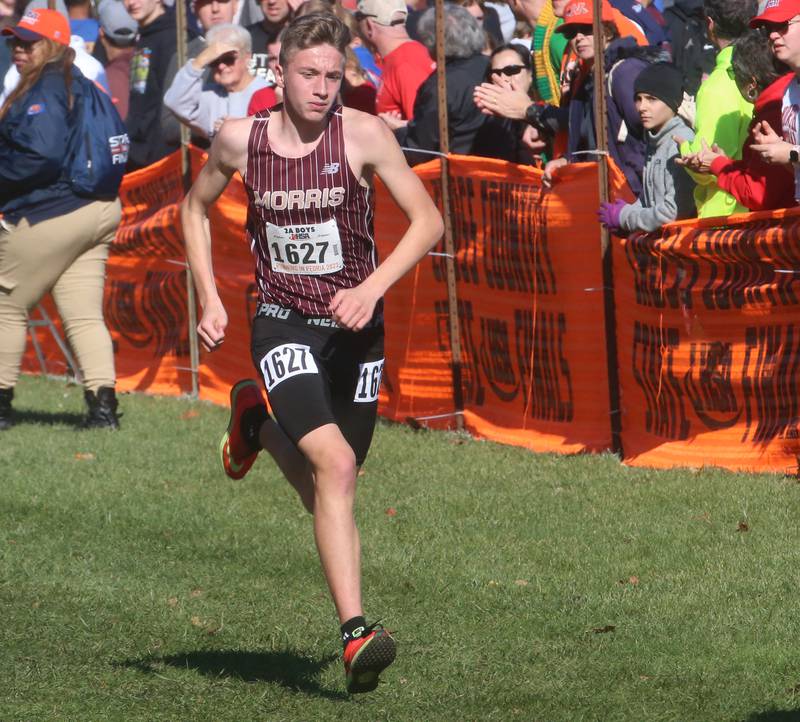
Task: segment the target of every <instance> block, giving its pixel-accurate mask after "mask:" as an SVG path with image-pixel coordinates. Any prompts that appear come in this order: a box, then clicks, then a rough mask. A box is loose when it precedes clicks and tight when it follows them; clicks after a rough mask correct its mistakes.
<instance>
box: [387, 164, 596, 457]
mask: <svg viewBox="0 0 800 722" xmlns="http://www.w3.org/2000/svg"><path fill="white" fill-rule="evenodd" d="M418 173H419V175H420V177H421V178H422V179H423V181H424V182H425V184H426V186H427V187H428V189H429V192H430V193H431V195H432V197H433V198H434V199H435V200H436V201H437V202H440V197H441V182H440V172H439V162H438V161H435V162H432V163H428V164H426V165H425V166H422V167H421V168H419V169H418ZM541 176H542V174H541V172H540V171H538V170H536V169H533V168H526V167H523V166H516V165H511V164H508V163H505V162H502V161H493V160H487V159H483V158H467V157H459V156H454V157H452V158H451V160H450V207H451V211H452V217H453V240H454V247H455V259H454V262H455V271H456V279H457V280H456V286H457V297H458V315H459V320H460V332H461V345H462V355H463V359H462V369H463V371H462V381H463V384H462V385H463V402H464V417H465V422H466V427H467V429H468V430H469V431H470V432H471V433H473V434H475V435H477V436H481V437H484V438H488V439H493V440H496V441H502V442H506V443H512V444H518V445H523V446H527V447H529V448H532V449H536V450H542V451H544V450H547V451H562V452H574V451H585V450H599V449H605V448H607V447H608V446H609V444H610V426H609V421H608V419H609V410H608V403H609V402H608V382H607V376H606V371H605V362H604V360H605V340H604V339H605V336H604V316H603V303H602V286H603V283H602V276H601V270H600V269H601V265H600V247H599V243H598V240H597V239H598V233H597V219H596V216H595V211H596V209H597V205H598V200H597V199H598V191H597V174H596V169H595V167H594V166H593V165H590V164H581V165H577V166H573V167H571V168H570V169H569V170H568V171H567V172H566V173H564V175H563V176H562V180H561V182H559V183H557V184H556V185H555V187H554V188H553V190H552V191H551V192H548V193H543V192H542V187H541ZM378 199H379V200H378V207H377V213H376V218H377V224H376V238H377V240H378V246H379V249H380V251H381V256H382V257H385V255H386V253H388V252H389V251H390V250H391V248H392V247H393V246H394V244H395V243H396V242H397V241H398V240H399V238H400V236H401V235H402V233H403V231H404V230H405V227H406V222H405V220H404V218H403V217H402V214H401V213H400V212H399V211H398V210H397V209H396V208H395V207H394V205H393V203H392V202H391V199H390V198H389V197H388V194H387V193H386V192H385V191H383V189H380V190H379V193H378ZM445 263H446V258H445V253H444V246H443V244H440V245H439V246H438V247H437V248H436V249H435V250H434V253H433V254H432V255H430V256H428V257H427V258H425V259H424V260H423V261H422V262H421V263H420V264H419V267H418V268H417V270H416V271H415V272H412V273H411V274H409V275H408V276H407V277H406V278H405V279H403V280H402V281H400V282H399V283H398V284H397V285H396V286H395V287H394V288H393V289H392V290H391V291H390V292H389V294H388V295H387V299H386V305H387V316H386V319H387V324H386V326H387V351H386V368H385V373H386V384H385V388H384V392H385V396H384V397H382V401H383V403H382V405H381V413H383V414H384V415H386V416H388V417H389V418H393V419H397V420H404V419H406V418H408V417H413V418H415V419H417V420H422V421H424V422H425V423H427V424H430V425H432V426H434V427H447V428H452V427H453V425H454V419H453V412H454V411H455V408H454V401H453V396H454V395H453V389H452V373H451V368H450V364H451V361H452V359H451V355H450V338H449V326H448V310H449V304H448V295H447V277H446V266H445Z"/></svg>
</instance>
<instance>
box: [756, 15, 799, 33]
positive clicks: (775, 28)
mask: <svg viewBox="0 0 800 722" xmlns="http://www.w3.org/2000/svg"><path fill="white" fill-rule="evenodd" d="M796 23H800V18H792V19H791V20H786V21H784V22H782V23H764V24H763V26H762V27H763V28H764V31H765V32H766V34H767V37H769V36H770V35H771V34H772V33H778V35H786V33H788V32H789V26H790V25H795V24H796Z"/></svg>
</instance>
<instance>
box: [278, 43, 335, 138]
mask: <svg viewBox="0 0 800 722" xmlns="http://www.w3.org/2000/svg"><path fill="white" fill-rule="evenodd" d="M276 70H277V72H276V75H277V80H278V85H279V86H281V87H282V88H283V91H284V92H283V94H284V101H285V102H286V104H287V105H289V106H291V108H292V110H293V111H294V112H295V113H296V114H297V115H299V117H300V118H301V119H303V120H305V121H309V122H319V121H321V120H322V119H323V118H325V116H326V115H327V113H328V111H329V110H330V108H331V106H332V105H333V103H334V102H335V101H336V96H337V95H338V94H339V88H340V87H341V85H342V77H343V75H344V55H342V54H341V53H340V52H339V51H338V50H337V49H336V48H334V47H333V46H332V45H317V46H316V47H313V48H306V49H305V50H297V51H295V52H294V53H292V54H291V55H290V56H289V58H288V60H287V62H286V66H285V67H284V66H282V65H278V67H277V69H276Z"/></svg>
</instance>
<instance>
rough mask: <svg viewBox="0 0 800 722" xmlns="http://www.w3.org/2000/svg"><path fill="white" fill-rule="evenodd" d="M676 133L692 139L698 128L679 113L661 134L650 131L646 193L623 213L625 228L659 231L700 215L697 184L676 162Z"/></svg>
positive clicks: (645, 179) (663, 128) (622, 223)
mask: <svg viewBox="0 0 800 722" xmlns="http://www.w3.org/2000/svg"><path fill="white" fill-rule="evenodd" d="M673 136H677V137H679V138H681V139H683V140H689V141H691V140H694V131H693V130H692V129H691V128H690V127H689V126H688V125H686V123H685V121H684V120H683V118H680V117H679V116H677V115H676V116H675V117H674V118H673V119H672V120H669V121H667V122H666V123H664V125H663V126H662V127H661V130H659V131H658V132H657V133H653V132H652V131H649V130H648V131H647V154H646V155H645V160H644V172H643V174H642V193H641V195H640V196H639V198H638V200H637V201H636V202H635V203H630V204H629V205H627V206H625V207H624V208H623V209H622V212H621V213H620V216H619V224H620V227H621V228H623V229H624V230H626V231H655V230H657V229H659V228H661V226H663V225H664V224H665V223H670V222H671V221H674V220H677V219H680V218H693V217H694V216H696V215H697V208H696V206H695V203H694V197H693V195H692V193H693V192H694V185H695V183H694V181H693V180H692V178H691V176H689V174H688V173H687V172H686V171H685V170H684V169H683V168H682V167H681V166H679V165H678V164H677V163H675V159H676V158H678V157H679V156H680V152H679V150H678V144H677V143H676V142H675V141H674V140H673Z"/></svg>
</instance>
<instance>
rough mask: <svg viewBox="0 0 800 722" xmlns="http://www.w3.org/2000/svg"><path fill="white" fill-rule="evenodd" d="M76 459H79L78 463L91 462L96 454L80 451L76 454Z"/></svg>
mask: <svg viewBox="0 0 800 722" xmlns="http://www.w3.org/2000/svg"><path fill="white" fill-rule="evenodd" d="M75 458H76V459H78V461H91V460H92V459H94V454H93V453H92V452H91V451H79V452H78V453H77V454H75Z"/></svg>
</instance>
